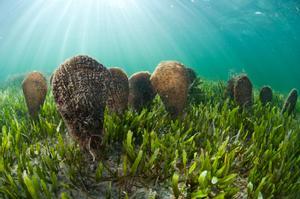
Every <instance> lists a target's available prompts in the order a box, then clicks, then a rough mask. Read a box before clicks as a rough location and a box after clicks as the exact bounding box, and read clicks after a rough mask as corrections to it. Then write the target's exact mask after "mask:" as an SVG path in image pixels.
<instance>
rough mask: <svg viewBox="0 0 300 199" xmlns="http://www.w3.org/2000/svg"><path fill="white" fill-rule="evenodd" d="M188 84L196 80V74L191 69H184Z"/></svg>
mask: <svg viewBox="0 0 300 199" xmlns="http://www.w3.org/2000/svg"><path fill="white" fill-rule="evenodd" d="M186 74H187V77H188V84H189V85H191V84H192V83H193V82H194V81H195V80H196V79H197V73H196V72H195V71H194V70H193V69H192V68H186Z"/></svg>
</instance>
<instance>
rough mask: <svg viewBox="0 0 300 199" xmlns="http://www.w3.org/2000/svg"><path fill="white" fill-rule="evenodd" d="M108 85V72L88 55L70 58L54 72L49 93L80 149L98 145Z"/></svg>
mask: <svg viewBox="0 0 300 199" xmlns="http://www.w3.org/2000/svg"><path fill="white" fill-rule="evenodd" d="M109 84H110V73H109V71H108V70H107V69H106V68H105V67H104V66H103V65H102V64H100V63H98V62H97V61H96V60H94V59H92V58H90V57H88V56H76V57H73V58H71V59H69V60H67V61H65V62H64V63H63V64H61V65H60V66H59V67H58V69H57V70H56V71H55V73H54V76H53V80H52V87H53V89H52V92H53V96H54V99H55V102H56V105H57V108H58V111H59V112H60V114H61V116H62V117H63V119H64V121H65V123H66V126H67V127H68V131H69V133H70V134H71V135H72V137H73V138H75V139H76V140H77V141H78V142H79V144H80V145H81V146H82V147H84V148H87V149H91V150H94V149H98V148H99V147H100V145H101V140H102V134H103V122H104V111H105V106H106V101H107V98H108V88H109Z"/></svg>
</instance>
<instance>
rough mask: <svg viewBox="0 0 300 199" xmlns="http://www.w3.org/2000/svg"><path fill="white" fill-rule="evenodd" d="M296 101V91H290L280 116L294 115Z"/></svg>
mask: <svg viewBox="0 0 300 199" xmlns="http://www.w3.org/2000/svg"><path fill="white" fill-rule="evenodd" d="M297 100H298V91H297V90H296V89H292V90H291V92H290V93H289V95H288V97H287V99H286V100H285V103H284V105H283V108H282V111H281V113H282V114H284V113H287V114H288V115H291V114H292V113H294V112H295V109H296V105H297Z"/></svg>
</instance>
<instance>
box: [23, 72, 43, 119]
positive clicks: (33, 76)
mask: <svg viewBox="0 0 300 199" xmlns="http://www.w3.org/2000/svg"><path fill="white" fill-rule="evenodd" d="M22 88H23V93H24V96H25V101H26V105H27V107H28V111H29V114H30V116H31V117H37V115H38V113H39V111H40V108H41V106H42V105H43V103H44V102H45V99H46V95H47V90H48V88H47V80H46V78H45V77H44V76H43V75H42V74H41V73H39V72H32V73H30V74H28V75H27V77H26V78H25V79H24V81H23V83H22Z"/></svg>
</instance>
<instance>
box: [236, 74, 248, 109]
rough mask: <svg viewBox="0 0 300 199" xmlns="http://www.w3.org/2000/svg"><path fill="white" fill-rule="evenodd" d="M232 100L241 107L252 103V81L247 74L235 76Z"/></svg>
mask: <svg viewBox="0 0 300 199" xmlns="http://www.w3.org/2000/svg"><path fill="white" fill-rule="evenodd" d="M234 100H235V102H236V103H237V104H238V105H239V106H241V107H249V106H251V105H252V104H253V95H252V83H251V81H250V79H249V78H248V76H247V75H240V76H237V77H236V78H235V81H234Z"/></svg>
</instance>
